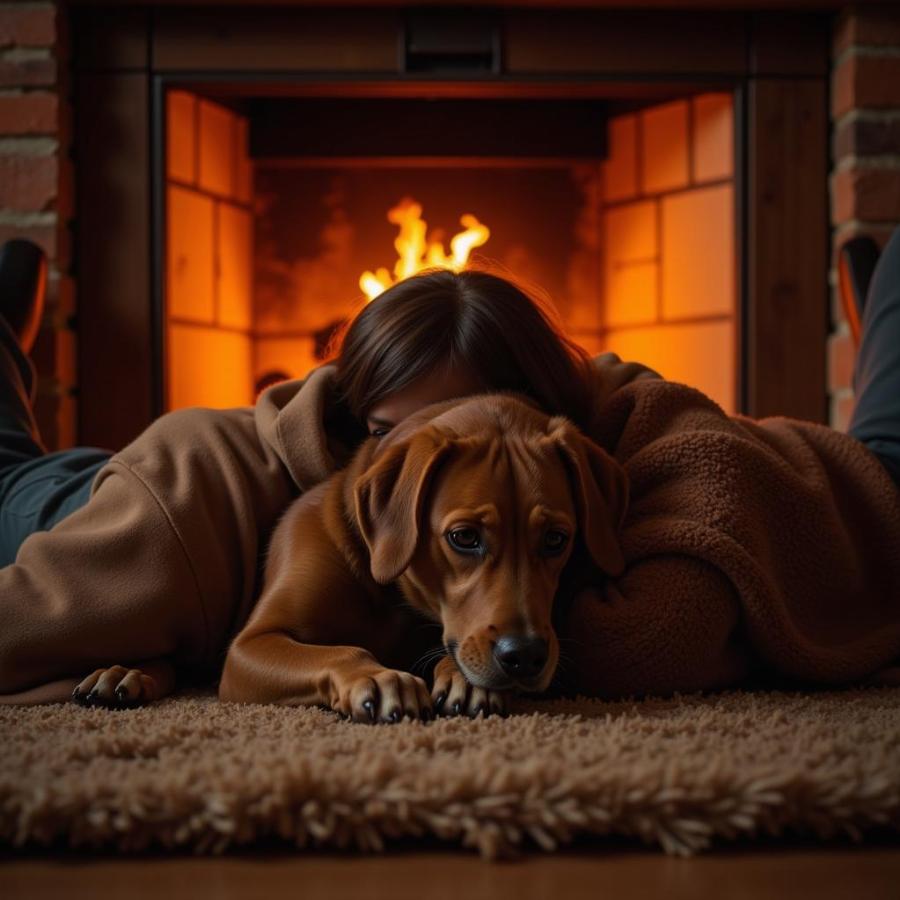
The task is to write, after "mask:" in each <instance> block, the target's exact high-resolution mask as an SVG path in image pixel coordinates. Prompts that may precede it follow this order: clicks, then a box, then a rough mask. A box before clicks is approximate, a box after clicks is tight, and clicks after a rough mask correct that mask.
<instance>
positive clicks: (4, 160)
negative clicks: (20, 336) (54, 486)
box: [0, 2, 76, 450]
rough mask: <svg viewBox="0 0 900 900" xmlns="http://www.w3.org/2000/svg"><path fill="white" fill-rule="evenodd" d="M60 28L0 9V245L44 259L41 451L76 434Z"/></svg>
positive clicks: (22, 10) (57, 20) (28, 9)
mask: <svg viewBox="0 0 900 900" xmlns="http://www.w3.org/2000/svg"><path fill="white" fill-rule="evenodd" d="M65 46H66V39H65V23H64V19H63V17H62V16H59V17H58V16H57V11H56V4H54V3H47V2H43V3H40V2H38V3H8V2H0V242H2V241H6V240H8V239H9V238H13V237H25V238H30V239H31V240H33V241H35V242H36V243H38V244H40V245H41V246H42V247H43V248H44V249H45V250H46V252H47V254H48V255H49V257H50V260H51V263H50V277H49V281H48V290H47V306H46V312H45V315H44V320H43V323H42V327H41V331H40V334H39V335H38V339H37V341H36V343H35V346H34V348H33V350H32V353H31V356H32V359H33V360H34V362H35V365H36V366H37V372H38V396H37V401H36V413H37V420H38V425H39V427H40V429H41V434H42V436H43V439H44V443H45V444H46V445H47V449H48V450H55V449H58V448H61V447H67V446H72V445H73V444H74V443H75V442H76V435H75V398H74V396H73V388H74V384H75V380H76V376H75V333H74V330H73V328H72V324H73V322H72V316H73V314H74V303H73V290H72V280H71V278H70V277H69V275H68V274H67V273H68V270H69V240H68V233H69V220H70V218H71V213H72V197H71V190H70V188H69V187H68V186H70V185H71V183H72V180H71V177H70V170H69V168H70V165H71V164H70V163H69V161H68V135H69V133H70V123H69V109H68V106H67V104H65V103H64V102H60V99H59V98H60V97H65V96H66V95H67V91H66V85H65V79H66V66H65V59H64V53H62V52H61V48H64V47H65Z"/></svg>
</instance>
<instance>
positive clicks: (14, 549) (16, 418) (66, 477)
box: [0, 316, 112, 566]
mask: <svg viewBox="0 0 900 900" xmlns="http://www.w3.org/2000/svg"><path fill="white" fill-rule="evenodd" d="M34 395H35V371H34V365H33V364H32V362H31V360H29V359H28V357H27V356H25V354H24V353H23V352H22V348H21V346H20V345H19V341H18V339H17V338H16V335H15V333H14V332H13V330H12V329H11V328H10V327H9V323H8V322H7V321H6V319H4V318H3V316H0V566H5V565H9V564H10V563H12V562H15V559H16V554H17V553H18V551H19V547H20V546H21V544H22V542H23V541H24V540H25V539H26V538H27V537H28V536H29V535H30V534H32V533H34V532H35V531H47V530H49V529H50V528H52V527H53V526H54V525H55V524H56V523H57V522H59V521H60V520H61V519H63V518H65V517H66V516H67V515H69V514H70V513H71V512H74V511H75V510H76V509H78V508H79V507H80V506H82V505H83V504H85V503H87V501H88V498H89V497H90V491H91V486H92V484H93V481H94V476H95V475H96V474H97V472H99V470H100V469H101V468H102V467H103V466H104V465H105V464H106V462H107V461H108V460H109V457H110V456H111V455H112V453H111V451H109V450H101V449H99V448H96V447H74V448H72V449H71V450H60V451H57V452H55V453H47V452H46V448H45V447H44V444H43V442H42V441H41V437H40V433H39V431H38V427H37V422H36V420H35V418H34V412H33V410H32V401H33V399H34Z"/></svg>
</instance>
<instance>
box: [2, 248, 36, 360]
mask: <svg viewBox="0 0 900 900" xmlns="http://www.w3.org/2000/svg"><path fill="white" fill-rule="evenodd" d="M46 287H47V255H46V254H45V253H44V251H43V250H41V248H40V247H38V245H37V244H35V243H32V242H31V241H28V240H25V239H24V238H16V239H14V240H11V241H7V242H6V243H5V244H4V245H3V246H2V247H0V315H3V317H4V318H5V319H6V321H7V322H9V325H10V327H11V328H12V330H13V331H14V332H15V334H16V337H18V339H19V343H20V344H21V345H22V350H23V351H24V352H25V353H29V352H30V351H31V348H32V346H34V341H35V338H36V337H37V333H38V330H39V329H40V327H41V316H43V314H44V295H45V292H46Z"/></svg>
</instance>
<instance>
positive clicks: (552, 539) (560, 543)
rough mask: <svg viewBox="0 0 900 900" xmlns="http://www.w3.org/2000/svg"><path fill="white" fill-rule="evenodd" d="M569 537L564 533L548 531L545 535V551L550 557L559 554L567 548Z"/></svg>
mask: <svg viewBox="0 0 900 900" xmlns="http://www.w3.org/2000/svg"><path fill="white" fill-rule="evenodd" d="M568 539H569V536H568V535H567V534H566V533H565V532H564V531H548V532H547V533H546V534H545V535H544V550H546V551H547V553H548V555H552V554H554V553H559V552H561V551H562V549H563V548H564V547H565V546H566V541H568Z"/></svg>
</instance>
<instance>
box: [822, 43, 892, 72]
mask: <svg viewBox="0 0 900 900" xmlns="http://www.w3.org/2000/svg"><path fill="white" fill-rule="evenodd" d="M852 56H858V57H860V58H862V59H896V58H897V57H900V47H883V46H880V45H879V44H854V45H853V46H851V47H846V48H845V49H844V50H842V51H841V52H840V53H839V54H838V55H837V56H836V57H835V58H834V59H833V60H832V62H831V69H832V72H834V70H835V69H839V68H840V67H841V66H842V65H843V63H844V62H845V60H848V59H850V57H852Z"/></svg>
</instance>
